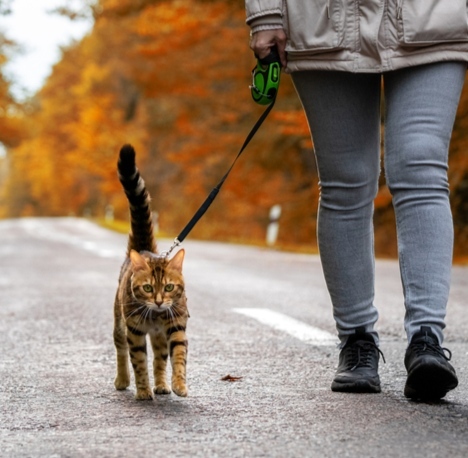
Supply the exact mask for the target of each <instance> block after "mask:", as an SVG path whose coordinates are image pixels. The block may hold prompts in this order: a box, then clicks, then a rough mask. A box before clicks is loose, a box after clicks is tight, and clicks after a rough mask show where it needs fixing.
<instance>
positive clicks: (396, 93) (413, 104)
mask: <svg viewBox="0 0 468 458" xmlns="http://www.w3.org/2000/svg"><path fill="white" fill-rule="evenodd" d="M465 72H466V64H465V63H461V62H444V63H435V64H430V65H425V66H419V67H412V68H406V69H403V70H398V71H394V72H389V73H385V74H383V75H380V74H362V73H361V74H353V73H345V72H334V71H305V72H297V73H293V75H292V77H293V81H294V84H295V86H296V89H297V92H298V94H299V97H300V99H301V101H302V104H303V106H304V109H305V113H306V116H307V119H308V122H309V126H310V129H311V132H312V135H313V141H314V148H315V155H316V159H317V165H318V170H319V177H320V204H319V215H318V230H317V232H318V243H319V250H320V256H321V261H322V265H323V271H324V275H325V280H326V282H327V287H328V290H329V293H330V296H331V300H332V303H333V314H334V318H335V321H336V326H337V329H338V335H339V337H340V339H341V341H342V342H344V341H345V340H346V338H347V336H348V335H349V334H352V333H354V331H355V329H356V328H358V327H365V328H366V330H367V332H370V333H372V334H373V335H374V337H375V339H376V341H378V336H377V333H376V331H375V330H374V325H375V323H376V321H377V318H378V312H377V309H376V307H375V305H374V247H373V222H372V219H373V200H374V198H375V196H376V193H377V190H378V179H379V174H380V127H381V126H380V105H381V100H380V97H381V82H382V79H383V85H384V98H385V137H384V145H385V153H384V158H385V174H386V180H387V185H388V187H389V190H390V192H391V194H392V197H393V206H394V209H395V215H396V222H397V234H398V253H399V261H400V272H401V279H402V283H403V290H404V300H405V307H406V315H405V329H406V333H407V336H408V339H409V340H410V339H411V337H412V336H413V334H414V333H415V332H417V331H419V328H420V326H421V325H428V326H430V327H431V328H432V330H433V332H434V333H435V334H436V335H437V337H438V338H439V342H440V343H442V340H443V334H442V330H443V329H444V327H445V323H444V320H445V314H446V306H447V300H448V294H449V288H450V273H451V265H452V251H453V222H452V215H451V210H450V204H449V184H448V180H447V162H448V146H449V142H450V136H451V132H452V129H453V123H454V120H455V114H456V110H457V106H458V103H459V99H460V93H461V90H462V86H463V82H464V78H465Z"/></svg>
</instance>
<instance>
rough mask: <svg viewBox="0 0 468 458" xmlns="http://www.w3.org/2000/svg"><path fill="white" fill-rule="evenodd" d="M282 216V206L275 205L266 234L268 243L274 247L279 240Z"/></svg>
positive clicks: (272, 208) (271, 210) (271, 211)
mask: <svg viewBox="0 0 468 458" xmlns="http://www.w3.org/2000/svg"><path fill="white" fill-rule="evenodd" d="M280 216H281V205H273V207H271V209H270V222H269V224H268V228H267V233H266V243H267V245H268V246H273V245H274V244H275V243H276V239H277V238H278V231H279V219H280Z"/></svg>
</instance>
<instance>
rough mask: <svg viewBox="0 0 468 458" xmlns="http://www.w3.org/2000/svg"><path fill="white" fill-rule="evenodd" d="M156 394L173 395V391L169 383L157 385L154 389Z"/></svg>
mask: <svg viewBox="0 0 468 458" xmlns="http://www.w3.org/2000/svg"><path fill="white" fill-rule="evenodd" d="M153 392H154V394H171V389H170V388H169V385H168V384H167V383H164V384H162V383H161V384H159V385H156V386H155V387H154V388H153Z"/></svg>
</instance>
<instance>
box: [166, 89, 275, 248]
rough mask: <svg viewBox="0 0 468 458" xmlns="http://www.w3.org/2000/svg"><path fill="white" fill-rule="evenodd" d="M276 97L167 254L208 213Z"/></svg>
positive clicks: (271, 107)
mask: <svg viewBox="0 0 468 458" xmlns="http://www.w3.org/2000/svg"><path fill="white" fill-rule="evenodd" d="M275 101H276V97H275V98H274V99H273V101H272V102H271V103H270V105H268V107H267V109H266V110H265V111H264V112H263V114H262V115H261V116H260V118H258V121H257V122H256V123H255V125H254V126H253V127H252V130H251V131H250V132H249V134H248V135H247V138H246V139H245V141H244V144H243V145H242V148H241V149H240V151H239V152H238V153H237V156H236V158H235V159H234V161H233V163H232V164H231V167H229V170H228V171H227V172H226V174H225V175H224V176H223V178H221V181H220V182H219V183H218V184H217V185H216V186H215V187H214V188H213V190H212V191H211V192H210V194H209V195H208V197H207V198H206V199H205V201H204V202H203V204H202V205H201V206H200V208H199V209H198V210H197V212H196V213H195V215H193V217H192V219H191V220H190V221H189V222H188V223H187V225H186V226H185V227H184V229H182V232H181V233H180V234H179V235H178V236H177V237H176V238H175V240H174V244H173V245H172V247H171V248H170V250H169V251H168V252H167V255H169V254H170V252H171V251H172V250H173V249H174V248H175V247H176V246H178V245H180V244H181V243H182V242H183V241H184V240H185V238H186V237H187V235H189V233H190V231H191V230H192V229H193V227H194V226H195V224H197V223H198V221H199V220H200V218H201V217H202V216H203V215H204V214H205V213H206V211H207V210H208V208H210V205H211V204H212V203H213V201H214V200H215V198H216V196H217V195H218V192H219V191H220V189H221V187H222V186H223V184H224V182H225V181H226V178H227V177H228V175H229V174H230V173H231V170H232V169H233V167H234V165H235V164H236V162H237V160H238V159H239V157H240V156H241V154H242V153H243V152H244V150H245V148H246V147H247V145H248V144H249V143H250V140H252V138H253V137H254V135H255V134H256V133H257V131H258V129H259V128H260V126H261V125H262V124H263V121H265V119H266V118H267V116H268V115H269V113H270V111H271V110H272V109H273V106H274V105H275Z"/></svg>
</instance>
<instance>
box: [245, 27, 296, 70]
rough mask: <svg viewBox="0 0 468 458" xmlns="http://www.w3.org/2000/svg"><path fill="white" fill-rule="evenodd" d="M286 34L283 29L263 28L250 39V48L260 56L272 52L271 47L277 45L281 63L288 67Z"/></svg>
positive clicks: (262, 56) (261, 57)
mask: <svg viewBox="0 0 468 458" xmlns="http://www.w3.org/2000/svg"><path fill="white" fill-rule="evenodd" d="M286 39H287V37H286V34H285V33H284V30H283V29H274V30H261V31H260V32H256V33H254V34H253V35H252V37H251V39H250V48H251V49H252V51H253V52H254V53H255V54H256V55H257V56H258V57H259V58H260V59H263V58H264V57H266V56H268V54H270V48H272V47H273V46H275V45H276V47H277V48H278V54H279V57H280V60H281V65H282V66H283V67H286V64H287V62H288V61H287V57H286V50H285V49H286Z"/></svg>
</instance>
